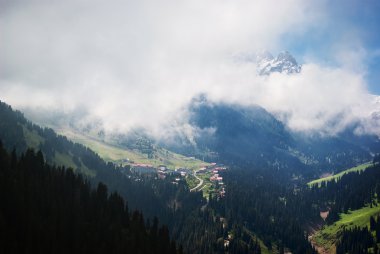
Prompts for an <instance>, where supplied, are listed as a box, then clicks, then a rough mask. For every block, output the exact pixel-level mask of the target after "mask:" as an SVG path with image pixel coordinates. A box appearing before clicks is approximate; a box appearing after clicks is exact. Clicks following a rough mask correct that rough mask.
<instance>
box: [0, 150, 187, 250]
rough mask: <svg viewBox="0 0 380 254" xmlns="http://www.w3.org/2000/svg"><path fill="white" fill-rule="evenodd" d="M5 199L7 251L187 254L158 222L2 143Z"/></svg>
mask: <svg viewBox="0 0 380 254" xmlns="http://www.w3.org/2000/svg"><path fill="white" fill-rule="evenodd" d="M0 200H1V206H0V241H1V242H0V252H1V253H162V254H164V253H171V254H172V253H173V254H174V253H182V250H181V247H180V248H178V247H177V245H176V243H175V242H174V241H173V240H171V238H170V236H169V230H168V228H167V226H161V225H159V222H158V220H157V218H154V219H153V220H151V221H149V220H148V221H146V220H145V218H144V216H143V214H142V213H141V212H139V211H133V212H132V211H130V210H129V209H128V204H127V203H126V202H125V201H124V199H123V198H122V197H121V196H120V195H119V194H118V193H116V192H111V193H109V191H108V188H107V186H106V185H104V184H102V183H99V184H98V186H97V187H96V188H95V189H92V188H91V185H90V183H89V182H88V181H87V180H85V179H84V178H83V177H82V176H81V175H77V174H75V173H74V172H73V171H72V170H71V169H65V168H62V167H58V168H57V167H52V166H50V165H48V164H46V163H45V162H44V157H43V155H42V153H41V152H37V153H36V152H34V151H33V150H27V151H26V152H25V153H24V154H22V155H21V156H20V157H19V158H18V157H17V155H16V153H15V152H12V153H11V154H8V153H7V151H6V150H5V149H4V148H3V146H2V144H0Z"/></svg>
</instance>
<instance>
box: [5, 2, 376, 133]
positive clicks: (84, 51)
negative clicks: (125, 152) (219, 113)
mask: <svg viewBox="0 0 380 254" xmlns="http://www.w3.org/2000/svg"><path fill="white" fill-rule="evenodd" d="M340 2H341V3H342V4H344V2H345V1H340ZM351 2H355V1H351ZM0 5H1V8H0V29H1V37H0V99H1V100H3V101H5V102H7V103H9V104H11V105H13V106H14V107H16V108H19V109H28V110H34V111H37V112H42V111H44V112H46V110H48V111H51V112H63V113H65V114H69V115H70V114H72V113H73V112H77V111H78V110H80V111H81V112H84V113H83V115H84V117H83V119H86V120H88V121H91V120H94V119H97V120H99V119H100V120H101V121H102V124H103V125H104V127H105V128H106V129H107V130H119V131H124V130H128V129H130V128H131V127H136V126H144V127H146V128H151V129H152V130H154V132H159V131H160V128H159V126H164V125H167V123H168V122H170V121H173V119H176V121H177V122H181V121H182V122H183V120H184V118H185V117H186V112H184V110H185V106H186V104H187V103H188V102H189V101H190V100H191V98H193V97H194V96H196V95H197V94H199V93H205V94H207V95H208V96H209V97H210V98H211V99H212V100H214V101H224V102H230V103H239V104H243V105H253V104H258V105H261V106H263V107H264V108H266V109H267V110H269V111H270V112H273V113H275V114H276V115H277V116H278V117H279V118H281V119H282V120H284V121H285V122H286V123H287V125H288V126H289V127H290V128H292V129H294V130H297V131H315V130H317V131H320V130H323V131H324V132H327V133H332V134H334V133H336V132H339V131H340V130H342V129H343V128H344V127H345V126H347V125H349V124H350V123H352V122H357V121H359V122H361V123H362V124H363V128H362V129H361V131H364V132H371V133H379V130H378V127H377V123H376V121H375V120H373V119H372V118H371V115H372V114H373V113H374V112H376V111H377V108H378V107H379V106H378V105H377V104H376V103H374V100H375V97H373V96H371V95H370V92H369V84H368V83H367V78H366V76H367V74H368V72H369V71H370V68H369V66H368V61H367V60H368V55H371V52H370V50H372V49H369V48H367V47H366V43H365V41H364V39H363V38H362V37H361V36H360V34H358V33H357V31H358V29H357V28H358V27H354V26H350V24H345V25H343V23H344V19H343V21H342V19H341V22H342V23H341V24H340V25H339V26H338V27H339V28H340V30H339V31H334V30H333V26H332V24H334V18H333V17H334V15H333V14H334V11H337V10H336V9H333V10H331V9H329V2H328V1H302V0H285V1H275V0H271V1H267V0H265V1H264V0H263V1H248V0H237V1H227V0H220V1H218V0H211V1H204V0H203V1H190V0H185V1H151V0H142V1H117V0H112V1H99V0H96V1H87V0H79V1H78V0H75V1H74V0H66V1H47V0H46V1H44V0H28V1H21V0H20V1H14V0H12V1H10V0H5V1H4V0H3V1H0ZM334 32H335V33H338V34H340V35H341V36H340V37H339V38H340V39H337V38H333V39H331V38H329V39H326V42H325V44H324V45H323V46H319V47H318V48H317V47H316V46H315V44H316V43H315V44H314V43H313V42H312V41H311V40H310V34H313V36H317V35H318V34H320V35H322V36H323V35H324V34H326V33H334ZM289 38H293V40H289ZM290 41H291V42H290ZM318 41H319V40H318ZM301 44H304V45H303V48H302V50H299V51H298V50H295V51H296V52H291V53H294V54H295V56H296V58H297V60H298V61H299V62H301V63H302V65H303V67H302V72H301V73H300V74H295V75H285V74H277V73H275V74H272V75H270V76H265V77H261V76H257V74H256V71H255V65H254V64H253V63H250V62H239V61H236V56H237V55H241V54H251V53H253V52H257V51H259V50H262V49H267V50H269V51H271V52H272V53H273V54H277V53H278V52H279V51H281V50H288V49H289V50H291V49H294V48H296V47H297V45H301ZM306 48H309V50H307V49H306ZM316 49H318V50H316ZM321 49H327V50H325V51H322V50H321ZM374 55H376V54H374ZM372 90H374V89H372ZM284 116H286V117H285V118H284ZM337 117H339V120H338V121H337V123H335V124H333V125H331V122H332V121H333V120H334V119H335V120H336V119H337Z"/></svg>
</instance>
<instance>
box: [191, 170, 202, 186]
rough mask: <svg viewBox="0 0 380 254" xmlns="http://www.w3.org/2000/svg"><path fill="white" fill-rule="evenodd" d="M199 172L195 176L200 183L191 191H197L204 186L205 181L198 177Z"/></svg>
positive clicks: (195, 172)
mask: <svg viewBox="0 0 380 254" xmlns="http://www.w3.org/2000/svg"><path fill="white" fill-rule="evenodd" d="M197 172H198V170H195V171H194V174H193V176H194V177H195V178H197V179H198V181H199V183H198V185H197V186H195V187H194V188H192V189H190V191H196V190H197V189H198V188H200V187H201V186H202V185H203V179H201V178H199V177H198V176H197Z"/></svg>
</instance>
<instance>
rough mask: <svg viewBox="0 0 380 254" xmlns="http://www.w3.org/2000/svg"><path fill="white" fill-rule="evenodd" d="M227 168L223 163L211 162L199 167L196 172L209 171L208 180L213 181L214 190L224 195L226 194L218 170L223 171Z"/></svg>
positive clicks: (221, 195)
mask: <svg viewBox="0 0 380 254" xmlns="http://www.w3.org/2000/svg"><path fill="white" fill-rule="evenodd" d="M226 169H227V168H226V167H224V166H223V165H218V164H216V163H211V164H210V165H209V166H207V167H204V168H201V169H199V170H198V174H204V173H211V176H210V182H212V183H214V184H215V185H214V186H215V189H216V192H217V193H218V195H219V196H220V197H224V195H225V194H226V191H225V188H224V183H223V177H222V176H220V171H224V170H226Z"/></svg>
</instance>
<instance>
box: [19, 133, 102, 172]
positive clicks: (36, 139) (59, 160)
mask: <svg viewBox="0 0 380 254" xmlns="http://www.w3.org/2000/svg"><path fill="white" fill-rule="evenodd" d="M23 131H24V136H25V141H26V144H27V146H28V147H30V148H33V149H35V150H38V149H39V148H40V144H43V143H44V142H45V139H44V138H43V137H41V136H40V135H39V134H38V133H37V131H35V130H33V131H30V130H29V129H28V128H26V127H25V126H23ZM52 162H53V163H54V164H56V165H57V166H65V167H70V168H72V169H74V170H75V169H77V168H78V166H77V165H75V163H74V161H73V156H72V155H71V154H64V153H59V152H56V153H55V156H54V158H53V161H52ZM80 171H81V172H82V173H84V174H86V175H89V176H95V172H94V171H92V170H90V169H88V168H87V167H86V166H85V165H83V164H82V165H81V166H80Z"/></svg>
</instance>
